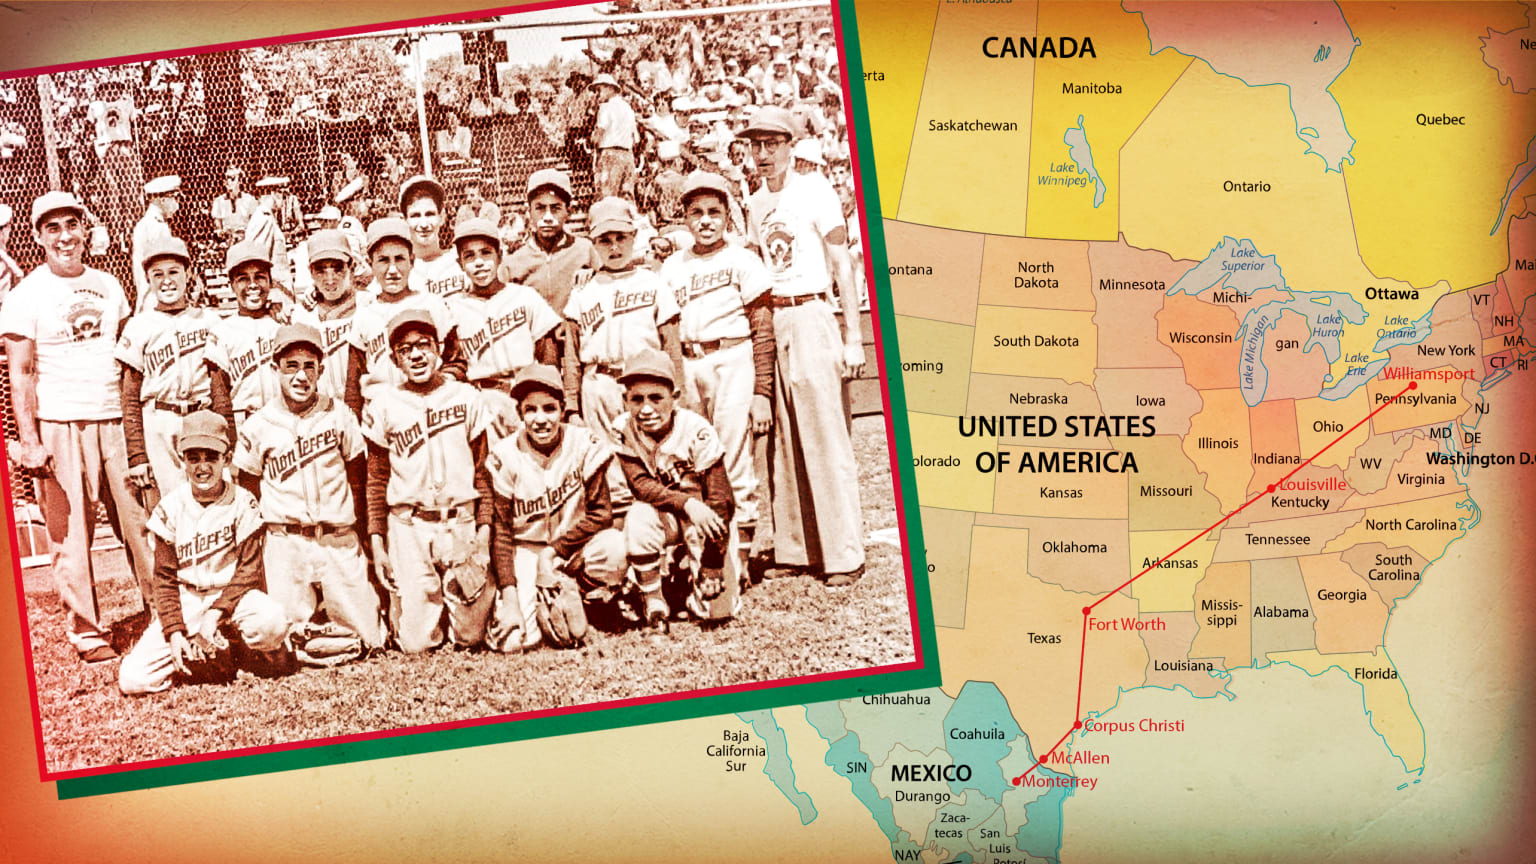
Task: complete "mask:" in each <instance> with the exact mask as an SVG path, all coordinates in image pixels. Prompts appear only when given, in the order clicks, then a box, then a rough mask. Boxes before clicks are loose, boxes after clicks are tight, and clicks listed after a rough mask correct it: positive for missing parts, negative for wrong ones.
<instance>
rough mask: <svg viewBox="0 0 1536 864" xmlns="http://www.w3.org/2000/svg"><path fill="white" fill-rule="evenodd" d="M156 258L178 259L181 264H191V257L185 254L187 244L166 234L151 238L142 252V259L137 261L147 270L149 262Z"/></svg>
mask: <svg viewBox="0 0 1536 864" xmlns="http://www.w3.org/2000/svg"><path fill="white" fill-rule="evenodd" d="M156 258H180V259H181V263H183V264H188V265H190V264H191V263H192V256H191V255H188V254H187V244H185V243H183V242H181V238H179V237H172V236H170V235H168V234H157V235H155V236H154V237H151V238H150V239H149V243H148V244H147V247H146V248H145V250H144V257H142V258H140V259H139V263H140V264H142V265H144V267H145V268H148V267H149V262H151V261H153V260H155V259H156Z"/></svg>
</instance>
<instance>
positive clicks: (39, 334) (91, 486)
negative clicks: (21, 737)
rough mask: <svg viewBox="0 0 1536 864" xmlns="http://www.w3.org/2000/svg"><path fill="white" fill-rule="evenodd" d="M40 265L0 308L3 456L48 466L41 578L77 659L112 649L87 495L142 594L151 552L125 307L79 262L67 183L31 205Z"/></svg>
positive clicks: (76, 222)
mask: <svg viewBox="0 0 1536 864" xmlns="http://www.w3.org/2000/svg"><path fill="white" fill-rule="evenodd" d="M32 228H33V237H34V238H35V239H36V240H37V243H38V245H39V246H41V247H43V253H44V256H45V262H44V266H42V267H39V268H37V269H36V270H33V271H32V272H31V273H30V274H28V275H27V277H26V278H25V279H22V280H21V283H20V284H18V285H17V286H16V288H15V290H13V291H12V292H11V296H10V297H9V298H7V300H6V302H5V305H4V306H3V307H0V335H3V336H4V337H5V340H6V349H7V351H8V352H9V354H10V361H11V368H10V375H11V405H12V410H13V411H14V412H15V414H16V426H17V429H18V433H17V436H18V441H17V442H16V444H15V445H14V447H13V448H12V452H11V454H10V455H11V458H12V459H13V460H14V461H15V462H17V463H18V464H20V465H22V466H23V467H26V468H31V469H34V470H43V471H46V472H48V476H47V478H46V479H45V480H44V481H43V484H42V488H43V518H44V520H45V521H46V522H47V524H48V534H49V536H50V537H51V538H52V539H53V544H54V558H53V582H54V586H55V587H56V588H57V589H58V592H59V598H60V599H61V600H63V601H64V605H65V607H66V608H67V609H68V610H69V641H70V644H71V645H73V646H74V648H75V651H76V652H78V653H79V654H80V657H81V658H82V659H84V660H86V661H87V662H92V663H94V662H99V661H102V660H110V659H112V658H113V657H116V656H117V653H116V652H115V651H113V650H112V646H111V645H110V644H108V641H107V628H106V625H105V622H103V621H102V619H101V609H100V607H99V606H98V605H97V602H96V590H95V585H94V574H93V568H92V564H91V535H92V534H93V533H94V523H95V513H96V505H97V502H101V501H103V500H104V499H105V497H106V496H108V495H110V496H111V498H110V503H111V504H112V508H111V509H113V510H115V512H116V518H117V523H118V524H117V526H116V528H117V529H118V532H117V533H118V535H119V536H121V537H122V538H123V542H124V544H125V545H126V546H127V550H128V558H129V563H130V564H131V565H132V566H133V569H134V572H135V574H136V575H137V577H138V581H139V588H140V590H141V591H143V592H144V596H145V597H146V598H148V597H149V585H150V581H149V580H150V573H151V568H152V566H153V559H151V558H150V553H149V535H148V533H147V532H146V530H145V521H146V517H145V514H144V508H143V507H142V506H141V505H140V504H139V501H138V499H137V498H136V497H135V495H134V486H133V484H132V483H130V481H129V478H128V448H127V444H126V443H125V442H124V439H123V422H122V416H123V415H122V401H121V399H120V398H119V395H118V372H117V368H116V366H115V363H116V361H115V360H114V359H113V356H112V352H113V349H114V347H115V346H116V345H117V338H118V336H119V334H120V333H121V332H122V327H123V324H124V323H125V322H126V321H127V319H128V316H129V310H128V298H127V297H126V296H125V295H124V294H123V286H122V285H120V284H119V283H118V281H117V279H116V278H114V277H113V276H111V275H110V274H107V273H103V272H101V271H100V270H93V269H91V268H89V267H86V266H85V257H84V256H85V230H86V229H85V208H84V206H83V205H81V203H80V202H79V201H78V200H76V199H75V196H73V195H71V194H69V193H68V192H49V193H47V194H46V195H44V196H42V197H41V198H38V199H37V200H36V201H34V202H32Z"/></svg>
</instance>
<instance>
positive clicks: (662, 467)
mask: <svg viewBox="0 0 1536 864" xmlns="http://www.w3.org/2000/svg"><path fill="white" fill-rule="evenodd" d="M619 380H620V382H621V383H622V384H623V385H624V403H625V405H626V407H628V409H629V410H628V411H627V412H625V413H624V414H623V415H621V416H620V417H619V419H618V421H617V422H616V423H615V424H614V429H615V431H616V432H617V433H618V438H619V446H618V460H619V465H620V467H621V468H622V469H623V471H624V479H625V480H626V482H627V483H628V484H629V487H630V488H631V489H632V490H634V495H635V503H634V504H632V505H631V506H630V508H629V513H628V514H627V515H626V516H625V519H624V541H625V548H626V551H627V552H628V556H629V564H630V566H631V567H633V568H634V571H635V581H636V582H637V583H639V586H640V591H641V593H642V594H643V595H644V596H645V619H646V623H647V624H648V625H649V626H652V627H657V626H665V623H666V620H667V617H668V614H669V612H670V610H669V607H668V605H667V601H666V599H665V597H664V596H663V594H662V573H661V564H662V556H663V554H665V553H666V552H667V550H668V548H669V547H673V546H676V545H677V544H678V543H680V542H684V541H685V539H686V538H687V535H688V534H689V533H692V534H693V535H694V537H693V542H692V543H691V544H689V545H690V546H691V547H701V548H698V551H697V553H696V554H694V555H693V556H692V557H693V560H694V561H695V562H696V563H697V564H698V565H699V570H698V572H697V574H696V575H694V574H689V575H690V578H688V579H686V580H683V579H681V578H679V577H681V575H682V574H679V573H673V574H670V575H671V576H672V577H673V578H674V579H678V581H680V582H686V583H687V584H688V588H689V590H688V593H687V601H686V604H687V608H688V611H689V612H691V613H692V614H693V615H695V616H697V617H699V618H709V619H719V618H729V617H731V616H733V615H735V614H736V613H737V611H739V608H740V593H739V590H738V589H739V585H740V582H739V579H738V578H737V577H736V575H735V572H734V571H732V572H731V573H730V574H729V575H728V574H727V572H726V567H725V565H726V551H727V549H728V548H729V545H730V533H731V531H730V525H731V519H732V518H733V517H734V516H735V512H734V511H735V502H734V498H733V496H732V493H731V481H730V477H728V476H727V475H726V470H725V450H724V448H722V447H721V446H720V438H719V436H717V435H716V434H715V429H714V427H713V426H711V425H709V421H708V420H705V419H704V418H703V417H701V416H700V415H698V414H695V413H694V412H692V411H689V410H688V409H686V408H679V407H677V404H676V399H677V395H678V391H677V384H676V381H677V379H676V378H675V377H674V376H673V371H672V361H671V358H669V357H667V356H666V355H665V354H662V353H661V352H660V351H654V350H650V349H647V350H644V351H640V352H639V353H637V354H635V355H634V356H633V357H631V358H630V360H629V363H628V364H627V365H626V366H625V367H624V374H623V376H621V377H620V379H619Z"/></svg>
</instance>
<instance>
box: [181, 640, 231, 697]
mask: <svg viewBox="0 0 1536 864" xmlns="http://www.w3.org/2000/svg"><path fill="white" fill-rule="evenodd" d="M188 641H189V642H191V643H192V647H193V648H196V649H197V650H198V652H199V653H201V654H202V659H199V660H192V659H188V660H187V661H186V664H187V674H186V675H185V678H186V679H187V680H188V681H189V682H191V683H195V684H225V683H228V682H230V681H233V680H234V678H235V652H234V651H233V650H232V649H231V648H230V646H229V640H228V639H226V638H225V637H224V634H223V633H220V632H219V631H217V630H215V631H214V633H213V638H212V639H210V638H208V637H206V636H204V635H203V634H201V633H196V634H193V635H192V636H190V637H188Z"/></svg>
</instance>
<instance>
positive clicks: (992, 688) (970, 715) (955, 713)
mask: <svg viewBox="0 0 1536 864" xmlns="http://www.w3.org/2000/svg"><path fill="white" fill-rule="evenodd" d="M1023 734H1024V730H1022V729H1020V728H1019V724H1018V723H1017V722H1016V721H1015V720H1014V719H1013V712H1012V711H1010V710H1009V709H1008V700H1007V699H1004V698H1003V694H1002V693H1001V692H999V691H998V689H997V685H996V684H993V683H992V682H990V681H967V682H966V683H965V686H964V687H961V688H960V695H959V696H957V697H956V698H955V704H954V705H952V706H950V709H949V713H948V714H946V715H944V749H946V750H948V751H949V756H950V759H952V760H953V761H954V764H956V765H969V766H970V767H971V779H970V780H967V781H964V782H961V781H958V780H951V781H949V791H950V792H952V793H954V794H955V795H957V796H958V795H959V794H960V792H961V790H962V789H965V788H967V787H969V788H972V789H976V790H977V791H979V792H981V794H983V795H985V796H987V797H988V798H991V799H992V800H994V801H1001V800H1003V793H1004V792H1007V791H1008V789H1009V784H1008V780H1007V778H1005V777H1003V769H1002V768H1001V767H1000V766H999V765H998V762H999V761H1001V760H1002V759H1003V757H1005V756H1007V755H1008V752H1009V743H1010V742H1012V741H1013V740H1014V739H1015V738H1018V737H1019V736H1021V735H1023ZM973 736H995V737H973Z"/></svg>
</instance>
